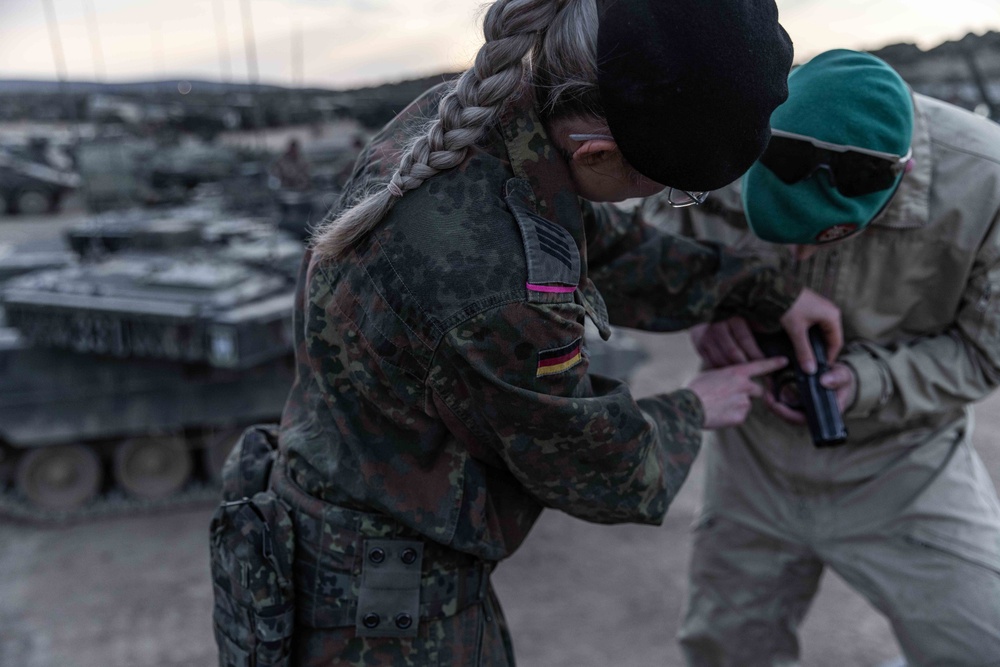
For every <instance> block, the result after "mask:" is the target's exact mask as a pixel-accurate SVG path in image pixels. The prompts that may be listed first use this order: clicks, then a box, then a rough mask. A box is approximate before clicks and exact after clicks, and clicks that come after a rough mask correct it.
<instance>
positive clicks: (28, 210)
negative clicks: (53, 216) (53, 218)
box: [17, 190, 52, 215]
mask: <svg viewBox="0 0 1000 667" xmlns="http://www.w3.org/2000/svg"><path fill="white" fill-rule="evenodd" d="M50 210H52V199H51V198H50V197H49V196H48V195H47V194H45V193H44V192H42V191H40V190H22V191H21V192H19V193H18V195H17V212H18V213H20V214H21V215H42V214H43V213H48V212H49V211H50Z"/></svg>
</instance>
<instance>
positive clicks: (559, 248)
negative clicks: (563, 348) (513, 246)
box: [505, 178, 580, 303]
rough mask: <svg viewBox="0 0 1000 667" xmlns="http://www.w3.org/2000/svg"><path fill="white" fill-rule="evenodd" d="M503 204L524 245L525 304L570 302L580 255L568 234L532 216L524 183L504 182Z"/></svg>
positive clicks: (578, 274)
mask: <svg viewBox="0 0 1000 667" xmlns="http://www.w3.org/2000/svg"><path fill="white" fill-rule="evenodd" d="M505 201H506V202H507V207H508V208H509V209H510V211H511V213H513V214H514V219H515V220H517V225H518V227H519V228H520V229H521V238H522V239H523V241H524V253H525V257H526V259H527V263H528V280H527V283H526V285H525V287H526V289H527V290H528V300H529V301H545V302H549V303H551V302H552V301H553V296H557V295H560V294H561V295H565V297H566V301H572V300H573V292H575V291H576V288H577V286H578V285H579V283H580V251H579V250H578V249H577V247H576V241H575V240H574V239H573V236H572V234H570V233H569V232H568V231H567V230H565V229H563V228H562V227H560V226H559V225H557V224H556V223H554V222H552V221H550V220H547V219H545V218H543V217H542V216H540V215H538V213H537V212H535V210H534V208H533V207H532V205H531V187H530V185H529V184H528V182H527V181H526V180H524V179H521V178H512V179H510V180H509V181H507V187H506V196H505ZM557 300H558V299H557Z"/></svg>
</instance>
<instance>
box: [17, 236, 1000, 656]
mask: <svg viewBox="0 0 1000 667" xmlns="http://www.w3.org/2000/svg"><path fill="white" fill-rule="evenodd" d="M8 222H12V221H8ZM36 234H37V230H32V229H31V228H30V224H29V223H26V222H18V223H17V224H12V225H10V226H9V227H7V229H6V232H4V230H2V229H0V242H8V243H19V242H20V241H22V240H23V239H24V238H27V237H30V238H34V237H35V236H36ZM634 335H635V336H636V337H637V339H638V341H639V342H640V343H641V345H642V346H643V347H644V348H645V349H646V351H647V352H648V353H649V355H650V359H649V361H648V362H646V363H644V364H643V365H641V366H640V367H639V368H638V369H637V370H636V372H635V373H634V375H633V376H632V385H633V388H634V391H635V393H636V394H637V395H648V394H652V393H655V392H659V391H666V390H670V389H673V388H676V387H678V386H681V385H682V384H683V383H684V382H685V381H686V380H687V379H688V378H689V377H690V376H691V374H692V373H693V372H694V365H695V355H694V353H693V351H692V349H691V347H690V344H689V343H688V341H687V338H686V336H685V335H682V334H678V335H669V336H658V335H649V334H634ZM998 407H1000V398H997V397H994V398H991V399H989V400H988V401H986V402H984V403H983V404H982V405H980V406H978V407H977V445H978V449H979V452H980V454H981V456H982V457H983V459H984V460H985V461H986V465H987V467H988V468H989V469H990V471H991V473H992V474H993V477H994V480H995V481H997V480H1000V448H998V447H997V444H996V434H997V433H998V432H1000V409H998ZM701 487H702V470H701V468H700V466H696V467H695V469H694V472H693V473H692V476H691V478H690V479H689V481H688V482H687V484H686V486H685V488H684V489H683V491H682V492H681V494H680V495H679V496H678V498H677V499H676V501H675V502H674V505H673V506H672V507H671V509H670V512H669V514H668V516H667V519H666V521H665V522H664V524H663V525H662V526H659V527H642V526H596V525H590V524H587V523H584V522H581V521H578V520H575V519H572V518H570V517H568V516H565V515H562V514H559V513H557V512H548V513H546V514H544V515H543V517H542V519H541V520H540V521H539V523H538V525H537V526H536V527H535V529H534V530H533V532H532V534H531V535H530V536H529V537H528V539H527V542H526V543H525V545H524V546H523V547H522V548H521V549H520V550H519V551H518V552H517V553H516V554H515V555H514V556H513V557H512V558H510V559H509V560H508V561H506V562H504V563H503V564H502V565H501V566H500V568H499V569H498V570H497V572H496V574H495V576H494V582H495V585H496V588H497V591H498V595H499V597H500V599H501V601H502V603H503V605H504V608H505V611H506V615H507V619H508V622H509V624H510V626H511V629H512V633H513V636H514V642H515V650H516V652H517V656H518V662H519V664H520V665H521V666H522V667H605V666H608V665H615V666H621V667H632V666H635V667H648V666H650V665H658V666H662V667H674V666H677V665H681V664H682V663H681V659H680V654H679V651H678V649H677V646H676V643H675V639H674V635H675V633H676V630H677V626H678V618H679V614H680V608H681V602H682V599H683V593H684V588H685V571H686V567H687V561H688V550H689V546H690V533H689V528H690V524H691V522H692V520H693V519H694V516H695V513H696V511H697V506H698V499H699V497H700V491H701ZM210 514H211V508H209V507H205V508H200V509H197V510H187V511H183V512H176V513H172V514H161V515H153V516H143V517H133V518H128V519H115V520H103V521H99V522H92V523H88V524H83V525H78V526H74V527H69V528H58V529H56V528H36V527H29V526H24V525H16V524H9V523H0V573H2V576H0V667H182V666H183V667H210V666H212V665H214V664H215V646H214V642H213V639H212V633H211V620H210V616H211V603H212V593H211V587H210V582H209V573H208V544H207V541H208V540H207V538H208V521H209V516H210ZM802 637H803V660H802V663H803V665H805V666H807V667H853V666H857V667H869V666H871V667H875V666H878V665H882V664H883V663H885V662H886V661H888V660H890V659H892V658H893V657H894V656H896V655H897V653H898V650H897V647H896V644H895V641H894V640H893V639H892V636H891V633H890V632H889V628H888V625H887V623H886V622H885V620H884V619H882V618H881V617H880V616H879V615H878V614H877V613H876V612H875V611H874V610H873V609H872V608H871V606H870V605H869V604H868V603H867V602H866V601H865V600H863V599H862V598H861V597H859V596H858V595H857V594H855V593H854V592H853V591H851V590H850V589H848V588H847V587H846V586H845V585H844V584H843V583H842V582H841V581H840V580H839V579H837V578H836V577H835V576H834V575H832V574H829V573H828V574H827V575H826V577H825V579H824V581H823V585H822V588H821V591H820V594H819V596H818V598H817V599H816V601H815V604H814V606H813V608H812V610H811V611H810V613H809V616H808V619H807V621H806V624H805V628H804V631H803V634H802Z"/></svg>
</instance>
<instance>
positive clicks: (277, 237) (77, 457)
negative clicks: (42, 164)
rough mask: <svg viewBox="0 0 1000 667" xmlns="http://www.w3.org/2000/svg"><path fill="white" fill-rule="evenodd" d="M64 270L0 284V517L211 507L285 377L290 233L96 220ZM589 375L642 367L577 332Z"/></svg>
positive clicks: (296, 248)
mask: <svg viewBox="0 0 1000 667" xmlns="http://www.w3.org/2000/svg"><path fill="white" fill-rule="evenodd" d="M66 239H67V242H68V245H69V247H70V248H72V250H73V257H75V258H77V259H75V260H74V261H71V262H59V261H58V260H59V258H58V257H55V258H49V259H50V261H52V262H53V266H54V268H49V269H45V270H36V271H32V272H28V273H23V274H22V275H19V276H17V277H14V278H12V279H10V280H8V281H7V282H6V283H4V284H3V285H2V286H0V307H2V308H3V309H4V310H5V311H6V320H7V326H8V328H6V329H0V489H5V492H3V493H0V516H7V517H14V518H20V519H24V520H29V521H33V522H39V523H63V522H67V521H74V520H79V519H86V518H94V517H102V516H116V515H121V514H123V513H124V514H128V513H134V512H137V511H145V510H154V509H161V508H170V507H178V506H184V505H189V504H192V503H199V504H200V503H206V502H212V501H215V500H217V498H218V485H217V482H218V479H217V476H218V473H219V471H220V470H221V467H222V462H223V461H224V460H225V456H226V455H227V454H228V452H229V450H230V448H231V447H232V445H233V443H234V442H235V439H236V438H237V437H238V436H239V434H240V433H241V432H242V430H243V428H244V427H245V426H247V425H249V424H252V423H259V422H274V421H277V420H278V419H279V417H280V412H281V409H282V406H283V404H284V401H285V398H286V396H287V393H288V389H289V387H290V386H291V383H292V380H293V368H294V367H293V361H294V360H293V354H292V339H291V318H290V314H291V308H292V300H293V298H294V279H295V274H296V273H297V269H298V265H299V263H300V259H301V255H302V249H303V246H302V243H301V241H300V240H299V239H297V238H296V237H294V236H292V235H290V234H287V233H285V232H282V231H281V230H278V229H276V228H274V227H273V226H271V225H270V224H264V223H261V222H257V221H254V220H253V219H249V218H232V217H230V216H226V215H223V214H221V213H220V212H219V211H218V210H214V209H212V208H197V207H196V208H184V209H177V210H173V211H163V212H160V213H158V214H157V215H155V216H151V215H150V213H149V212H148V211H140V212H136V211H131V212H124V213H112V214H105V215H102V216H100V217H97V218H95V219H93V220H91V221H90V222H88V223H85V224H84V225H81V226H78V227H76V228H73V229H71V230H69V232H68V233H67V235H66ZM588 343H589V345H588V347H589V348H590V356H591V370H592V371H593V372H595V373H599V374H602V375H609V376H615V377H622V378H624V377H627V376H628V374H629V373H630V372H631V371H632V369H633V368H634V367H635V366H636V365H637V364H638V363H640V362H641V361H643V360H644V359H645V358H646V354H645V352H644V351H643V350H642V349H641V348H640V347H639V346H638V345H637V344H636V343H635V341H634V340H633V339H631V338H629V337H628V335H627V334H625V333H624V332H617V333H616V335H615V337H614V338H613V339H612V340H611V341H610V342H609V343H604V342H603V341H601V340H600V337H599V336H598V335H597V332H596V329H592V330H588Z"/></svg>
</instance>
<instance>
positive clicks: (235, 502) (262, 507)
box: [210, 427, 295, 667]
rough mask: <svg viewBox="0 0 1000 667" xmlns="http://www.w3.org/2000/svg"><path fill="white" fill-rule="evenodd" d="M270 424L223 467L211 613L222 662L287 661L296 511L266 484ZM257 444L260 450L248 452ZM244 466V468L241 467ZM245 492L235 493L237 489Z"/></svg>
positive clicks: (251, 666)
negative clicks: (252, 453)
mask: <svg viewBox="0 0 1000 667" xmlns="http://www.w3.org/2000/svg"><path fill="white" fill-rule="evenodd" d="M273 435H274V431H273V429H271V430H267V429H264V428H262V427H251V428H250V429H248V430H247V431H246V432H245V433H244V435H243V437H242V438H241V439H240V442H239V443H237V445H236V447H235V448H234V449H233V452H232V454H231V455H230V457H229V458H228V459H227V461H226V466H225V467H224V469H223V496H224V498H225V500H224V501H223V502H222V503H221V504H220V505H219V507H218V508H217V509H216V511H215V514H214V515H213V516H212V524H211V534H210V551H211V569H212V588H213V593H214V595H215V604H214V608H213V612H212V617H213V624H214V629H215V640H216V644H217V645H218V648H219V665H220V667H286V666H287V665H288V664H289V657H290V654H291V642H292V634H293V630H294V618H295V599H294V585H293V580H292V566H293V562H294V558H295V534H294V530H293V523H292V518H291V515H290V513H289V511H288V509H287V508H286V507H285V505H284V503H283V502H281V500H279V499H278V497H277V496H276V495H275V494H274V493H273V492H271V491H269V490H267V482H268V477H269V473H270V466H271V465H272V463H273V461H274V458H275V456H276V451H277V447H276V440H275V439H274V438H273V437H271V436H273ZM252 448H257V449H258V451H257V453H256V455H250V453H251V449H252ZM242 468H245V469H242ZM237 493H240V494H244V495H242V497H238V498H236V497H233V496H234V495H235V494H237Z"/></svg>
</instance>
